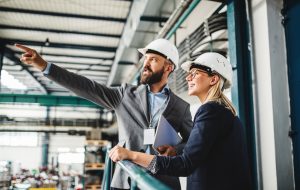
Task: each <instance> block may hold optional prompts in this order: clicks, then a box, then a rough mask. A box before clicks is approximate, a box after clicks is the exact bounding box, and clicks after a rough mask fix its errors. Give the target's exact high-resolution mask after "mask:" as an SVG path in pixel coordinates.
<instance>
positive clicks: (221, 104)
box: [109, 52, 250, 190]
mask: <svg viewBox="0 0 300 190" xmlns="http://www.w3.org/2000/svg"><path fill="white" fill-rule="evenodd" d="M181 68H182V69H183V70H185V71H187V72H188V75H187V77H186V80H187V82H188V93H189V95H194V96H197V97H198V98H199V100H200V102H201V103H202V105H201V106H200V108H199V109H198V111H197V113H196V115H195V118H194V125H193V130H192V132H191V134H190V137H189V139H188V142H187V144H186V146H185V148H184V150H183V153H182V154H181V155H178V156H174V157H166V156H155V155H148V154H144V153H140V152H134V151H129V150H127V149H124V148H122V147H120V146H115V147H114V148H113V149H112V150H111V151H110V153H109V155H110V158H111V159H112V160H113V161H115V162H116V161H119V160H125V159H126V160H131V161H133V162H134V163H136V164H139V165H141V166H143V167H145V168H147V169H148V170H150V171H151V172H152V173H153V174H157V173H158V174H166V175H172V176H188V181H187V189H188V190H190V189H191V190H193V189H197V190H206V189H209V190H215V189H216V190H227V189H228V190H229V189H230V190H235V189H236V190H245V189H250V175H249V168H248V161H247V154H246V148H245V143H244V139H243V134H242V126H241V122H240V120H239V118H238V117H237V116H236V111H235V109H234V107H233V106H232V103H231V102H230V101H229V100H228V99H227V98H226V97H225V95H224V94H223V90H224V89H226V88H229V87H230V85H231V80H232V79H231V78H232V68H231V65H230V63H229V62H228V61H227V59H226V58H225V57H224V56H222V55H220V54H218V53H213V52H210V53H204V54H202V55H200V56H199V57H198V58H197V59H196V60H195V61H192V62H186V63H184V64H183V65H182V66H181Z"/></svg>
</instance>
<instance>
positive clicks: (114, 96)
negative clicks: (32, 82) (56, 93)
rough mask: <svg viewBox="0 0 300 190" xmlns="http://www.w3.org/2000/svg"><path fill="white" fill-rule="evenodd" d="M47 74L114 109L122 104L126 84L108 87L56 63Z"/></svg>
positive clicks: (66, 86)
mask: <svg viewBox="0 0 300 190" xmlns="http://www.w3.org/2000/svg"><path fill="white" fill-rule="evenodd" d="M45 76H46V77H48V78H49V79H50V80H52V81H54V82H56V83H58V84H59V85H61V86H63V87H65V88H67V89H69V90H70V91H72V92H74V93H75V94H76V95H78V96H80V97H82V98H85V99H87V100H90V101H92V102H94V103H96V104H98V105H100V106H103V107H105V108H108V109H114V108H116V107H117V106H118V105H119V104H120V102H121V100H122V98H123V94H124V89H125V87H124V86H122V87H114V88H110V87H106V86H104V85H102V84H99V83H97V82H95V81H93V80H90V79H88V78H86V77H84V76H81V75H77V74H75V73H72V72H69V71H67V70H65V69H63V68H61V67H58V66H57V65H55V64H52V65H51V67H50V71H49V74H47V75H45Z"/></svg>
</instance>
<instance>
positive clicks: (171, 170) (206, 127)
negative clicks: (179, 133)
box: [156, 104, 224, 176]
mask: <svg viewBox="0 0 300 190" xmlns="http://www.w3.org/2000/svg"><path fill="white" fill-rule="evenodd" d="M220 119H221V118H220V115H219V113H218V110H216V109H213V107H212V106H211V105H209V104H204V105H202V106H201V107H200V109H199V111H198V113H197V114H196V117H195V121H194V127H193V129H192V131H191V134H190V138H189V139H188V142H187V144H186V146H185V148H184V150H183V153H182V154H181V155H178V156H174V157H165V156H157V161H156V170H157V173H158V174H167V175H172V176H188V175H190V174H191V173H193V171H194V170H195V169H196V168H197V167H198V166H199V165H200V164H203V163H204V162H205V161H206V160H207V159H209V153H210V150H211V149H212V147H213V144H214V143H215V142H216V141H217V139H218V137H219V136H220V135H221V133H222V129H221V128H222V126H224V125H220V123H219V122H222V121H220Z"/></svg>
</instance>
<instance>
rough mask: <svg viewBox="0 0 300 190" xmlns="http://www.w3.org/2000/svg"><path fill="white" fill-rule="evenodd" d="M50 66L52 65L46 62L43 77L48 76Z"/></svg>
mask: <svg viewBox="0 0 300 190" xmlns="http://www.w3.org/2000/svg"><path fill="white" fill-rule="evenodd" d="M51 65H52V63H48V62H47V66H46V68H45V69H44V70H43V74H44V75H48V74H49V72H50V68H51Z"/></svg>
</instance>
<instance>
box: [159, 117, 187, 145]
mask: <svg viewBox="0 0 300 190" xmlns="http://www.w3.org/2000/svg"><path fill="white" fill-rule="evenodd" d="M181 141H182V138H181V137H180V136H179V134H178V133H177V131H176V130H175V129H174V128H173V127H172V125H171V124H170V123H169V122H168V121H167V120H166V118H165V117H164V116H163V115H162V116H161V117H160V119H159V121H158V125H157V130H156V134H155V138H154V143H153V148H154V149H155V150H156V149H157V147H159V146H162V145H171V146H174V145H177V144H179V143H180V142H181Z"/></svg>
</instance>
